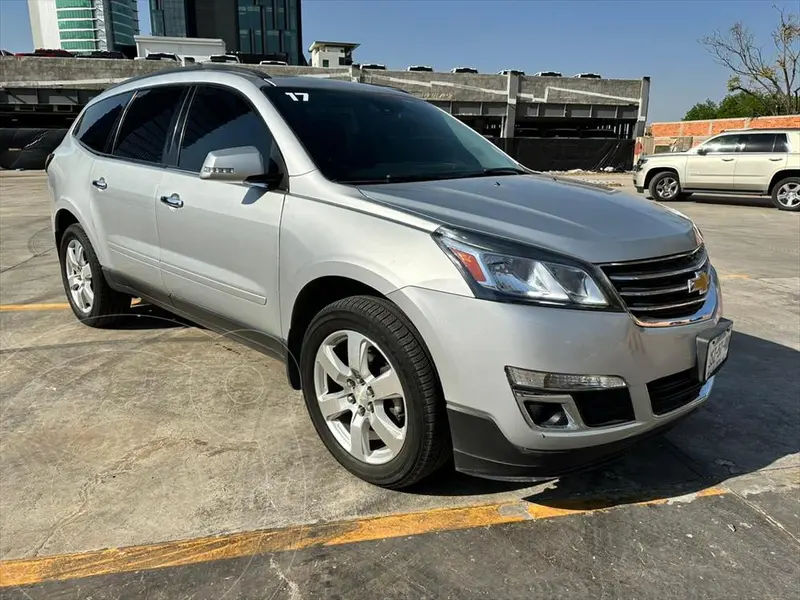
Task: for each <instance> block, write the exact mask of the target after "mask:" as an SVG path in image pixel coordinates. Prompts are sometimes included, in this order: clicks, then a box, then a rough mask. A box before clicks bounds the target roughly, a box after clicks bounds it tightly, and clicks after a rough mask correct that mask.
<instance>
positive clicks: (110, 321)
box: [58, 223, 131, 328]
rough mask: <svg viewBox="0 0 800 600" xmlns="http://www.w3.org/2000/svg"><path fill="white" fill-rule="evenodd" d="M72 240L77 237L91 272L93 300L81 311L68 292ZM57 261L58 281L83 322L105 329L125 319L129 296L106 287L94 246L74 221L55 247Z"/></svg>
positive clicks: (128, 306)
mask: <svg viewBox="0 0 800 600" xmlns="http://www.w3.org/2000/svg"><path fill="white" fill-rule="evenodd" d="M72 240H77V241H78V242H80V245H81V246H83V251H84V252H85V254H86V259H87V262H88V265H89V267H90V269H91V272H92V289H93V290H94V300H93V301H92V304H91V309H90V310H88V311H84V310H82V309H81V308H80V307H79V306H78V305H77V304H76V302H75V300H74V299H73V297H72V293H71V291H70V286H69V282H68V280H67V273H66V261H67V248H68V247H69V244H70V242H71V241H72ZM58 257H59V264H60V266H61V281H62V282H63V283H64V292H65V294H66V296H67V300H68V301H69V305H70V307H72V312H73V313H75V316H76V317H77V318H78V319H79V320H80V321H81V322H82V323H84V324H85V325H88V326H89V327H98V328H106V327H113V326H114V325H116V324H118V323H119V322H120V320H121V319H123V318H124V316H125V313H127V312H128V309H130V306H131V297H130V296H128V295H127V294H122V293H120V292H116V291H114V290H112V289H111V287H109V285H108V282H106V280H105V277H104V276H103V270H102V268H101V267H100V262H99V261H98V260H97V254H95V251H94V247H93V246H92V243H91V242H90V241H89V237H88V236H87V235H86V232H85V231H84V230H83V227H81V226H80V225H78V224H77V223H75V224H73V225H70V226H69V227H67V230H66V231H65V232H64V235H63V236H62V237H61V244H60V245H59V248H58Z"/></svg>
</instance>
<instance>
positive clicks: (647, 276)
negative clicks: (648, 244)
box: [603, 253, 708, 281]
mask: <svg viewBox="0 0 800 600" xmlns="http://www.w3.org/2000/svg"><path fill="white" fill-rule="evenodd" d="M707 263H708V255H707V254H705V253H704V254H703V259H702V260H700V261H698V262H696V263H692V264H691V265H689V266H687V267H683V268H681V269H675V270H672V271H660V272H658V273H642V274H640V275H609V276H608V278H609V279H610V280H611V281H643V280H646V279H661V278H663V277H674V276H675V275H682V274H683V273H691V272H692V271H699V270H700V269H702V268H703V267H704V266H706V264H707ZM640 264H641V263H640ZM603 266H607V265H603ZM617 266H622V265H617Z"/></svg>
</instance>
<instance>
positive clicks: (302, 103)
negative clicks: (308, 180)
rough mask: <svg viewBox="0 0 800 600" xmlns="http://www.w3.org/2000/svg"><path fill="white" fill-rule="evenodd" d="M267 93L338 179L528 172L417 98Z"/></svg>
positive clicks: (315, 158)
mask: <svg viewBox="0 0 800 600" xmlns="http://www.w3.org/2000/svg"><path fill="white" fill-rule="evenodd" d="M264 93H265V94H266V95H267V96H268V97H269V99H270V100H271V101H272V103H273V104H274V105H275V107H276V108H277V110H278V111H279V112H280V113H281V115H282V116H283V118H284V119H285V120H286V122H287V123H288V125H289V126H290V127H291V128H292V130H294V132H295V135H297V137H298V138H299V140H300V142H301V143H302V144H303V145H304V146H305V148H306V150H307V152H308V153H309V155H310V156H311V159H312V160H313V161H314V163H315V164H316V165H317V167H318V168H319V170H320V171H321V172H322V174H323V175H324V176H325V177H326V178H328V179H330V180H332V181H336V182H339V183H391V182H394V181H424V180H433V179H455V178H460V177H479V176H483V175H488V174H493V175H494V174H509V175H513V174H515V173H523V172H525V171H523V170H521V169H520V167H519V165H518V164H517V163H516V162H514V161H513V160H511V159H510V158H509V157H508V156H506V155H505V154H504V153H503V152H502V151H501V150H500V149H499V148H497V146H495V145H494V144H492V143H491V142H489V141H487V140H486V139H484V138H483V136H481V135H480V134H478V133H477V132H475V131H473V130H472V129H470V128H469V127H468V126H466V125H464V124H463V123H461V122H460V121H458V120H457V119H455V118H453V117H451V116H450V115H448V114H446V113H445V112H443V111H441V110H439V109H438V108H436V107H434V106H433V105H431V104H428V103H427V102H425V101H423V100H418V99H416V98H414V97H413V96H404V95H400V94H392V93H385V92H371V91H370V92H364V91H361V90H358V91H355V90H353V91H349V90H330V89H319V88H306V89H303V88H286V87H271V88H265V89H264Z"/></svg>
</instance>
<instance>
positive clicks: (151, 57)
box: [136, 52, 181, 63]
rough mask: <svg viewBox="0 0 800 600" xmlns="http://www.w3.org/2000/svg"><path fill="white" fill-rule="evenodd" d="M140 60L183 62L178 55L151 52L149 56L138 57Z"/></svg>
mask: <svg viewBox="0 0 800 600" xmlns="http://www.w3.org/2000/svg"><path fill="white" fill-rule="evenodd" d="M136 58H137V59H139V60H168V61H172V62H176V63H177V62H181V59H180V57H179V56H178V55H177V54H172V53H170V52H151V53H150V54H148V55H147V56H144V57H142V56H137V57H136Z"/></svg>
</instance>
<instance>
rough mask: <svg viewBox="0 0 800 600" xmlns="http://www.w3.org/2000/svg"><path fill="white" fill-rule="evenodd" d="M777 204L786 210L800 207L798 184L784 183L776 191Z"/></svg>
mask: <svg viewBox="0 0 800 600" xmlns="http://www.w3.org/2000/svg"><path fill="white" fill-rule="evenodd" d="M777 199H778V203H779V204H780V205H781V206H785V207H786V208H794V207H796V206H798V205H800V183H795V182H793V181H790V182H788V183H784V184H783V185H782V186H781V188H780V189H779V190H778V195H777Z"/></svg>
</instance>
